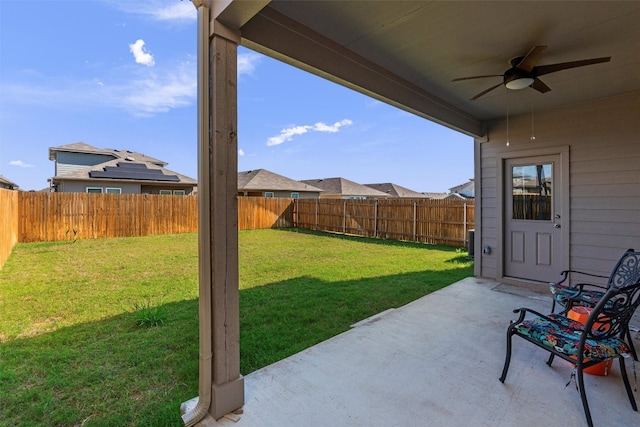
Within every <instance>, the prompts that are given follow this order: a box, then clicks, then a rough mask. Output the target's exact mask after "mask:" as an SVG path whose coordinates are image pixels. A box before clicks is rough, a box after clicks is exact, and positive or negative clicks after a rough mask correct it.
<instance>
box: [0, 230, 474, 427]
mask: <svg viewBox="0 0 640 427" xmlns="http://www.w3.org/2000/svg"><path fill="white" fill-rule="evenodd" d="M239 236H240V241H239V247H240V262H239V263H240V289H241V290H240V322H241V323H240V330H241V361H240V362H241V370H242V373H243V374H245V375H246V374H248V373H249V372H252V371H254V370H256V369H259V368H261V367H263V366H266V365H268V364H270V363H273V362H275V361H277V360H280V359H282V358H284V357H287V356H289V355H291V354H294V353H296V352H298V351H300V350H303V349H305V348H307V347H309V346H312V345H314V344H316V343H318V342H320V341H323V340H325V339H327V338H330V337H331V336H334V335H336V334H339V333H341V332H343V331H346V330H347V329H348V328H349V325H351V324H353V323H355V322H357V321H359V320H361V319H364V318H366V317H369V316H371V315H373V314H376V313H379V312H381V311H383V310H386V309H388V308H391V307H399V306H401V305H404V304H406V303H408V302H410V301H413V300H415V299H417V298H419V297H421V296H423V295H426V294H428V293H429V292H432V291H434V290H437V289H439V288H442V287H444V286H446V285H448V284H451V283H453V282H456V281H458V280H460V279H462V278H464V277H468V276H471V275H472V273H473V271H472V270H473V269H472V262H470V261H469V260H468V259H467V256H466V252H464V251H460V250H456V249H455V248H447V247H437V246H430V245H423V244H412V243H400V242H393V241H384V240H374V239H363V238H355V237H344V236H337V235H331V234H326V233H325V234H323V233H314V232H308V231H300V230H299V231H296V230H252V231H242V232H240V235H239ZM197 261H198V260H197V236H196V235H195V234H183V235H169V236H153V237H135V238H118V239H100V240H78V241H76V242H75V243H73V242H71V241H69V242H56V243H31V244H18V245H17V246H16V247H15V248H14V250H13V253H12V254H11V256H10V257H9V259H8V260H7V263H6V264H5V266H4V268H3V269H2V270H0V426H5V425H6V426H29V427H31V426H80V425H83V426H118V427H121V426H180V425H181V420H180V417H179V406H180V403H182V402H183V401H186V400H188V399H191V398H193V397H195V396H196V395H197V393H198V384H197V379H198V301H197V297H198V284H197Z"/></svg>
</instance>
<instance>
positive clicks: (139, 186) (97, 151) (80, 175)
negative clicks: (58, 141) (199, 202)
mask: <svg viewBox="0 0 640 427" xmlns="http://www.w3.org/2000/svg"><path fill="white" fill-rule="evenodd" d="M49 160H53V161H54V162H55V176H54V177H52V178H50V180H49V181H50V182H51V188H52V191H56V192H63V193H80V192H81V193H85V192H86V193H113V194H125V193H128V194H182V195H185V194H191V193H192V191H193V189H194V188H195V187H196V185H197V181H196V180H194V179H193V178H189V177H188V176H186V175H182V174H179V173H177V172H173V171H171V170H169V169H166V168H165V166H166V165H167V162H164V161H162V160H158V159H154V158H153V157H149V156H147V155H145V154H142V153H136V152H133V151H128V150H116V149H112V148H106V149H102V148H97V147H94V146H92V145H89V144H85V143H84V142H77V143H75V144H68V145H61V146H59V147H51V148H49Z"/></svg>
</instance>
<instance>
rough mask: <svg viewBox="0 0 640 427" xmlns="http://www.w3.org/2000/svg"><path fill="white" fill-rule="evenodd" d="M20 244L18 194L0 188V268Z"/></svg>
mask: <svg viewBox="0 0 640 427" xmlns="http://www.w3.org/2000/svg"><path fill="white" fill-rule="evenodd" d="M17 242H18V192H17V191H12V190H5V189H3V188H0V268H2V266H3V265H4V263H5V261H6V260H7V258H9V255H11V250H12V249H13V247H14V246H15V244H16V243H17Z"/></svg>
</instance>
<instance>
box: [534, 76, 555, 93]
mask: <svg viewBox="0 0 640 427" xmlns="http://www.w3.org/2000/svg"><path fill="white" fill-rule="evenodd" d="M531 87H532V88H533V89H535V90H537V91H538V92H540V93H546V92H549V91H550V90H551V88H550V87H549V86H547V85H546V84H544V83H543V82H542V80H540V79H535V80H534V81H533V83H532V84H531Z"/></svg>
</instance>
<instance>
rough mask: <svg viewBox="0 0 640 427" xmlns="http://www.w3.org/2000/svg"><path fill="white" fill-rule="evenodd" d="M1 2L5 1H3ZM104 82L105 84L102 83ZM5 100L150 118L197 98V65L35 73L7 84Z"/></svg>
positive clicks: (4, 87) (190, 103) (190, 63)
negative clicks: (83, 76) (68, 75)
mask: <svg viewBox="0 0 640 427" xmlns="http://www.w3.org/2000/svg"><path fill="white" fill-rule="evenodd" d="M0 1H1V0H0ZM100 83H102V84H100ZM2 95H3V101H6V102H7V103H9V102H11V103H14V104H16V105H38V106H42V107H47V108H51V107H52V106H55V108H58V109H60V108H77V107H80V108H82V109H83V110H85V109H87V108H100V107H102V108H116V109H122V110H126V111H128V112H130V113H131V114H132V115H133V116H137V117H149V116H152V115H154V114H157V113H163V112H167V111H169V110H171V109H174V108H181V107H185V106H188V105H193V104H194V103H195V101H196V99H197V98H196V95H197V84H196V66H195V64H194V63H193V62H190V61H182V62H177V63H175V64H172V65H170V66H163V67H154V68H147V67H144V68H136V69H135V70H134V71H133V73H125V74H121V75H120V74H119V75H117V76H114V75H111V76H109V77H108V78H106V79H100V80H98V81H97V80H96V79H89V80H78V79H67V80H60V79H50V78H48V77H47V76H44V75H32V76H31V79H30V80H29V82H19V83H11V84H6V85H4V86H3V88H2Z"/></svg>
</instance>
